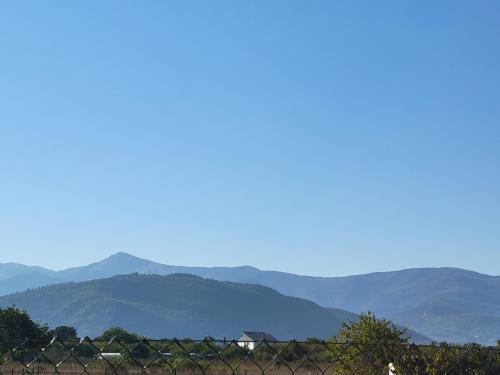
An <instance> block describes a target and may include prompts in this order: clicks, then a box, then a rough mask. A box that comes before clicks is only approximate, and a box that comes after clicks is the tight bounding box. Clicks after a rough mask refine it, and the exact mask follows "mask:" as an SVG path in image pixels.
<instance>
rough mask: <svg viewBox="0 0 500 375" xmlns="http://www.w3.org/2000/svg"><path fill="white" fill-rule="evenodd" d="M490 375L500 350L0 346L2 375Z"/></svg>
mask: <svg viewBox="0 0 500 375" xmlns="http://www.w3.org/2000/svg"><path fill="white" fill-rule="evenodd" d="M39 374H40V375H42V374H43V375H45V374H88V375H112V374H117V375H128V374H130V375H132V374H148V375H156V374H158V375H160V374H179V375H181V374H182V375H184V374H185V375H191V374H228V375H229V374H241V375H266V374H269V375H289V374H297V375H301V374H304V375H306V374H308V375H319V374H340V375H355V374H358V375H375V374H377V375H378V374H384V375H387V374H401V375H403V374H412V375H413V374H416V375H419V374H429V375H441V374H442V375H448V374H450V375H451V374H460V375H462V374H464V375H465V374H467V375H471V374H491V375H494V374H495V375H500V350H499V349H497V348H485V347H481V346H479V345H474V344H471V345H465V346H452V345H448V344H439V345H437V344H436V345H427V346H422V345H394V344H387V343H385V342H383V341H381V342H374V343H370V342H362V343H361V342H360V343H357V342H349V343H338V342H333V341H320V340H310V341H307V342H298V341H289V342H281V341H280V342H278V341H266V340H262V341H259V342H255V343H254V342H238V341H226V340H214V339H211V338H207V339H204V340H196V341H195V340H187V339H186V340H177V339H169V340H145V339H144V340H120V339H117V338H114V339H112V340H110V341H109V342H101V341H95V340H91V339H89V338H84V339H82V340H76V339H75V340H69V341H62V340H60V339H58V338H57V337H55V338H53V339H52V340H35V339H25V340H3V341H0V375H39Z"/></svg>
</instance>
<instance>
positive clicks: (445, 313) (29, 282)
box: [0, 253, 500, 345]
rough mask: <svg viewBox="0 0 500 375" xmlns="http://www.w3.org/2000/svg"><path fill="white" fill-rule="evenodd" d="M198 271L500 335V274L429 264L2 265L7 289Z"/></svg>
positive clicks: (422, 322)
mask: <svg viewBox="0 0 500 375" xmlns="http://www.w3.org/2000/svg"><path fill="white" fill-rule="evenodd" d="M133 272H137V273H141V274H158V275H168V274H173V273H185V274H193V275H197V276H201V277H205V278H210V279H215V280H219V281H232V282H240V283H251V284H260V285H263V286H267V287H270V288H273V289H276V290H277V291H279V292H280V293H283V294H284V295H288V296H295V297H300V298H305V299H308V300H311V301H314V302H316V303H317V304H319V305H321V306H325V307H335V308H340V309H345V310H348V311H352V312H355V313H359V312H366V311H372V312H374V313H375V314H376V315H377V316H379V317H385V318H387V319H391V320H393V321H394V322H397V323H399V324H402V325H405V326H407V327H409V328H411V329H413V330H415V331H417V332H419V333H422V334H424V335H426V336H428V337H431V338H432V339H435V340H437V341H450V342H457V343H463V342H478V343H482V344H488V345H490V344H494V343H496V340H498V339H499V338H500V277H498V276H489V275H484V274H480V273H476V272H472V271H466V270H461V269H455V268H424V269H410V270H403V271H394V272H381V273H372V274H367V275H357V276H348V277H311V276H299V275H295V274H290V273H284V272H275V271H261V270H259V269H256V268H253V267H215V268H204V267H182V266H170V265H163V264H159V263H155V262H151V261H148V260H145V259H141V258H137V257H135V256H132V255H129V254H126V253H118V254H115V255H113V256H111V257H109V258H107V259H105V260H103V261H101V262H97V263H94V264H90V265H88V266H84V267H77V268H71V269H67V270H63V271H57V272H56V271H51V270H46V269H43V268H39V267H28V266H23V265H17V264H4V265H0V294H7V293H12V292H15V291H19V290H23V289H26V288H33V287H38V286H42V285H47V284H51V283H59V282H67V281H85V280H92V279H97V278H105V277H110V276H114V275H117V274H129V273H133Z"/></svg>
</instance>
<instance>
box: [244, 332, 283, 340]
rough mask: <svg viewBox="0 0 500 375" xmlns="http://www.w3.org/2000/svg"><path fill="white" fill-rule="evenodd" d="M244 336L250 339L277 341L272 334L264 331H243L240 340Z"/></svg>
mask: <svg viewBox="0 0 500 375" xmlns="http://www.w3.org/2000/svg"><path fill="white" fill-rule="evenodd" d="M245 337H248V338H249V339H251V340H252V341H261V340H267V341H278V339H277V338H276V337H274V336H273V335H270V334H269V333H266V332H250V331H244V332H243V335H242V336H241V338H240V340H241V339H243V338H245Z"/></svg>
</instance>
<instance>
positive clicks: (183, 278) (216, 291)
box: [0, 274, 341, 339]
mask: <svg viewBox="0 0 500 375" xmlns="http://www.w3.org/2000/svg"><path fill="white" fill-rule="evenodd" d="M12 305H16V306H18V307H19V308H21V309H25V310H27V311H28V312H29V313H30V315H31V316H32V318H33V319H34V320H37V321H41V322H46V323H48V324H49V326H51V327H55V326H58V325H72V326H75V327H77V328H78V331H79V333H80V334H81V335H89V336H97V335H99V334H100V333H102V332H103V331H104V330H106V329H107V328H110V327H112V326H121V327H124V328H126V329H128V330H131V331H134V332H138V333H140V334H144V335H146V336H148V337H152V338H161V337H186V336H189V337H192V338H201V337H205V336H209V335H210V336H214V337H220V338H222V337H228V338H237V337H239V335H240V334H241V332H242V331H244V330H256V331H267V332H270V333H272V334H273V335H274V336H276V337H277V338H279V339H291V338H297V339H305V338H307V337H310V336H316V337H321V338H328V337H331V336H333V335H334V334H335V333H336V332H337V330H338V328H339V326H340V324H341V322H340V321H339V320H338V319H337V318H336V317H335V315H334V314H332V313H331V312H329V311H327V310H326V309H324V308H322V307H321V306H319V305H317V304H315V303H313V302H310V301H307V300H304V299H300V298H296V297H287V296H284V295H282V294H280V293H278V292H276V291H275V290H273V289H271V288H267V287H263V286H260V285H253V284H239V283H232V282H221V281H215V280H210V279H204V278H201V277H198V276H192V275H185V274H174V275H169V276H157V275H138V274H135V275H127V276H115V277H112V278H107V279H97V280H92V281H86V282H79V283H64V284H57V285H51V286H47V287H42V288H38V289H32V290H28V291H25V292H21V293H15V294H11V295H8V296H4V297H1V298H0V306H1V307H7V306H12Z"/></svg>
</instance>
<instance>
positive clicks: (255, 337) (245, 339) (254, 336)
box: [238, 331, 278, 350]
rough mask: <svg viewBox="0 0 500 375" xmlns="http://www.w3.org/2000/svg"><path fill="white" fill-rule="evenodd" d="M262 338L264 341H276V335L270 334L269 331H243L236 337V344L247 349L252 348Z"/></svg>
mask: <svg viewBox="0 0 500 375" xmlns="http://www.w3.org/2000/svg"><path fill="white" fill-rule="evenodd" d="M262 340H266V341H278V340H277V339H276V337H274V336H272V335H270V334H269V333H266V332H248V331H245V332H243V334H242V335H241V337H240V338H239V339H238V345H239V346H241V347H242V348H245V349H248V350H254V349H255V348H256V347H257V345H258V344H259V342H261V341H262Z"/></svg>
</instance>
